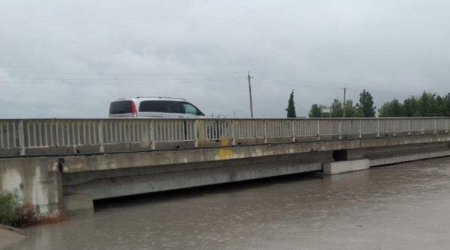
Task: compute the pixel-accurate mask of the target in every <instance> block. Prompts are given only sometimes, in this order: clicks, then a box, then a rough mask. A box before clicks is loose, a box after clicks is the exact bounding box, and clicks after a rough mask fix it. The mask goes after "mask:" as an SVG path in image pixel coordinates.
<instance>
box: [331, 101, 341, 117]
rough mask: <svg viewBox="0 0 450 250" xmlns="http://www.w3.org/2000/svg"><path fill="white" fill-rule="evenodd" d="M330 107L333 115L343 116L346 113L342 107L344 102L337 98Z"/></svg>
mask: <svg viewBox="0 0 450 250" xmlns="http://www.w3.org/2000/svg"><path fill="white" fill-rule="evenodd" d="M330 108H331V116H332V117H342V115H343V114H344V112H343V109H342V103H341V101H339V99H337V98H336V99H334V100H333V102H332V103H331V107H330Z"/></svg>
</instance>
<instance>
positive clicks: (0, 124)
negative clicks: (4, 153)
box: [0, 122, 4, 149]
mask: <svg viewBox="0 0 450 250" xmlns="http://www.w3.org/2000/svg"><path fill="white" fill-rule="evenodd" d="M3 139H4V138H3V122H0V147H1V148H2V149H3V147H4V144H3Z"/></svg>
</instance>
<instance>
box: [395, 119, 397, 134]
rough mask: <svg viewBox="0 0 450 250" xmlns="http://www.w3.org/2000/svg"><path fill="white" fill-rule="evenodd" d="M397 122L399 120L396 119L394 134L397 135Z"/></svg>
mask: <svg viewBox="0 0 450 250" xmlns="http://www.w3.org/2000/svg"><path fill="white" fill-rule="evenodd" d="M396 124H397V120H396V119H394V136H396V135H397V126H395V125H396Z"/></svg>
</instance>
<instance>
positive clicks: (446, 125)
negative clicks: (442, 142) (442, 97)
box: [445, 119, 448, 134]
mask: <svg viewBox="0 0 450 250" xmlns="http://www.w3.org/2000/svg"><path fill="white" fill-rule="evenodd" d="M445 133H446V134H448V119H445Z"/></svg>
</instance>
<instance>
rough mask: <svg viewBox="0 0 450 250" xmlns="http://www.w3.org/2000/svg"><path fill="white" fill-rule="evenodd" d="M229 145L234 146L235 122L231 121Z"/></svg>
mask: <svg viewBox="0 0 450 250" xmlns="http://www.w3.org/2000/svg"><path fill="white" fill-rule="evenodd" d="M231 145H233V146H235V145H236V120H231Z"/></svg>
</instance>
